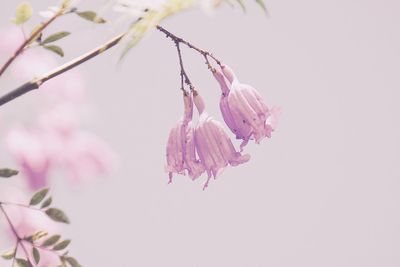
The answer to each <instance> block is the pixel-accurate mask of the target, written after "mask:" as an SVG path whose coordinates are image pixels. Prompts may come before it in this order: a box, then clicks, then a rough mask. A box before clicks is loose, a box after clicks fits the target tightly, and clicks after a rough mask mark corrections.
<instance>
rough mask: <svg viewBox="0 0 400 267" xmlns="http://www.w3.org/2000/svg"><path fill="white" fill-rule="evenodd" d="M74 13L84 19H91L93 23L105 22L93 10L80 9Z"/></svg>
mask: <svg viewBox="0 0 400 267" xmlns="http://www.w3.org/2000/svg"><path fill="white" fill-rule="evenodd" d="M76 14H77V15H78V16H79V17H81V18H84V19H86V20H89V21H92V22H94V23H100V24H101V23H106V22H107V21H106V20H105V19H103V18H101V17H98V16H97V14H96V12H93V11H82V12H76Z"/></svg>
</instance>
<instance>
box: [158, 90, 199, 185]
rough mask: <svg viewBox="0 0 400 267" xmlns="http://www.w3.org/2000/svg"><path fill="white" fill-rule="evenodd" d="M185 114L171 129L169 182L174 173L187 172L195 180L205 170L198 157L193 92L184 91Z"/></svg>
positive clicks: (168, 157) (169, 138)
mask: <svg viewBox="0 0 400 267" xmlns="http://www.w3.org/2000/svg"><path fill="white" fill-rule="evenodd" d="M183 102H184V108H185V111H184V116H183V118H182V119H181V120H179V121H178V122H177V124H176V125H175V126H174V127H173V128H172V129H171V131H170V133H169V137H168V142H167V155H166V156H167V166H166V167H165V170H166V172H168V173H169V183H171V182H172V176H173V173H178V174H183V175H185V174H186V171H187V173H188V175H189V177H190V178H191V179H192V180H194V179H196V178H198V177H199V176H200V175H201V174H202V173H203V172H204V166H203V164H201V163H200V161H199V160H198V159H197V158H196V148H195V144H194V133H193V127H192V122H191V120H192V116H193V99H192V96H191V94H189V93H186V92H185V93H184V95H183Z"/></svg>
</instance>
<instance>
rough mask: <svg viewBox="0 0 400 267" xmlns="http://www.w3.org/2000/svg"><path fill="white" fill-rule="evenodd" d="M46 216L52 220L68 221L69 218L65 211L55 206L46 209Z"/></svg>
mask: <svg viewBox="0 0 400 267" xmlns="http://www.w3.org/2000/svg"><path fill="white" fill-rule="evenodd" d="M46 214H47V216H49V217H50V218H51V219H52V220H53V221H56V222H62V223H69V219H68V217H67V215H65V213H64V212H63V211H62V210H60V209H57V208H49V209H47V210H46Z"/></svg>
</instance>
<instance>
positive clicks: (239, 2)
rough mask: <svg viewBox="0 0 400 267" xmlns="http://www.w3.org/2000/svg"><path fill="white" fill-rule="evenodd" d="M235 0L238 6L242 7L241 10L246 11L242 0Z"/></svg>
mask: <svg viewBox="0 0 400 267" xmlns="http://www.w3.org/2000/svg"><path fill="white" fill-rule="evenodd" d="M236 2H238V4H239V5H240V7H241V8H242V9H243V12H246V6H245V4H244V1H243V0H236Z"/></svg>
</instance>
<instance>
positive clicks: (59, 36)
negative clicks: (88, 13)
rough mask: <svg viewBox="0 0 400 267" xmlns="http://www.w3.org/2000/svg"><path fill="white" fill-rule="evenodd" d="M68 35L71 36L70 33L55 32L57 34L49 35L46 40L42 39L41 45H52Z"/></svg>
mask: <svg viewBox="0 0 400 267" xmlns="http://www.w3.org/2000/svg"><path fill="white" fill-rule="evenodd" d="M70 34H71V33H70V32H57V33H54V34H52V35H50V36H49V37H47V38H46V39H44V40H43V41H42V42H41V43H42V44H48V43H52V42H55V41H58V40H60V39H62V38H64V37H66V36H68V35H70Z"/></svg>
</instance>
